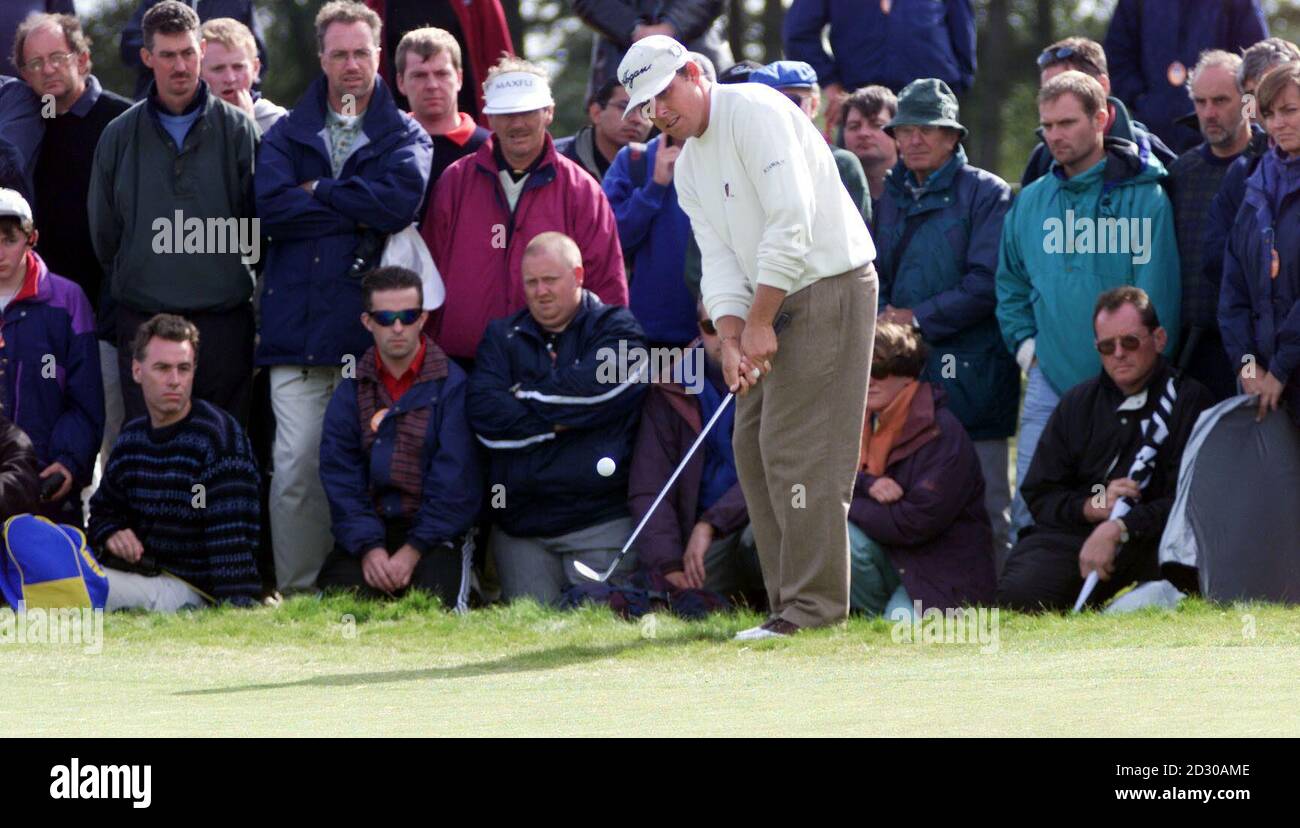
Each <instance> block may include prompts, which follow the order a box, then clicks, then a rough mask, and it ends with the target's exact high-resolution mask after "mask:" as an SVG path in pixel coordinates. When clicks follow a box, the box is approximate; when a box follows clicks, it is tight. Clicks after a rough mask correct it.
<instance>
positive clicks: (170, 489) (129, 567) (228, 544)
mask: <svg viewBox="0 0 1300 828" xmlns="http://www.w3.org/2000/svg"><path fill="white" fill-rule="evenodd" d="M211 358H212V359H219V358H220V356H219V355H215V354H214V355H213V356H212V357H211ZM198 359H199V331H198V328H196V327H195V326H194V325H193V324H192V323H190V322H187V321H185V320H184V319H182V318H180V317H178V316H172V315H170V314H158V315H157V316H155V317H153V318H152V319H149V320H148V321H146V322H145V323H144V324H143V325H141V326H140V328H139V330H138V331H137V332H136V336H135V342H134V345H133V348H132V360H131V367H132V374H133V376H134V379H135V381H136V382H137V383H138V384H139V385H140V388H141V390H142V391H143V393H144V400H145V405H146V407H147V408H148V412H149V413H148V415H147V416H146V417H140V418H137V419H135V420H131V421H130V422H128V423H127V424H126V425H125V426H123V427H122V433H121V435H119V436H118V438H117V443H116V444H115V445H114V446H113V455H112V457H111V458H110V459H109V461H108V470H107V471H106V472H105V473H104V478H103V480H102V481H100V485H99V489H98V490H96V491H95V494H94V496H93V497H92V498H91V499H90V531H89V532H88V536H89V539H90V543H91V545H92V546H94V547H95V550H96V552H97V553H98V555H99V558H100V560H101V561H102V562H103V563H105V564H107V565H108V566H110V567H114V568H113V569H110V570H109V572H108V578H109V588H108V604H107V606H106V609H109V610H114V609H128V608H139V609H148V610H153V611H155V612H175V611H176V610H179V609H182V608H184V607H199V606H203V605H204V604H205V603H221V602H229V603H232V604H238V605H248V604H251V603H253V602H254V601H255V600H256V599H257V597H258V593H259V591H260V589H261V582H260V580H259V578H258V574H257V566H256V564H255V563H254V561H255V559H256V556H257V543H258V510H259V507H258V496H257V486H258V479H257V464H256V463H255V462H254V460H253V451H252V448H251V447H250V446H249V443H248V438H246V437H245V436H244V430H243V429H242V428H240V427H239V423H237V422H236V421H235V418H234V417H232V416H231V415H230V414H228V413H227V412H225V411H224V410H222V409H220V408H218V407H217V406H215V405H212V404H211V403H208V402H205V401H203V400H195V399H192V394H193V390H194V370H195V368H196V367H197V366H196V363H197V362H198ZM163 573H165V574H166V575H167V577H162V574H163Z"/></svg>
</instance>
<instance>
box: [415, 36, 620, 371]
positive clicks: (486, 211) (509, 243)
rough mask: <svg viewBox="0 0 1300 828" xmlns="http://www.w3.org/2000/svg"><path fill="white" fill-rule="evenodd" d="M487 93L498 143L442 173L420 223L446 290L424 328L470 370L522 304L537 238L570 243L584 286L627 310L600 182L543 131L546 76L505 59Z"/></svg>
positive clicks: (549, 105) (549, 113) (550, 104)
mask: <svg viewBox="0 0 1300 828" xmlns="http://www.w3.org/2000/svg"><path fill="white" fill-rule="evenodd" d="M486 87H487V89H486V91H487V106H486V107H485V109H484V111H485V112H486V113H487V118H488V126H489V127H491V129H492V137H491V138H490V139H488V141H487V143H485V144H484V145H483V146H481V147H479V149H478V151H477V152H475V153H474V154H473V155H468V156H466V157H464V158H462V159H460V160H459V161H457V162H455V163H454V164H452V165H451V166H450V167H448V168H447V169H446V171H444V172H443V174H442V177H441V178H439V179H438V184H437V186H435V187H434V191H433V209H432V210H431V211H430V212H427V213H426V214H425V218H424V222H423V223H422V224H421V227H420V233H421V235H422V236H423V237H424V240H425V242H427V243H428V245H429V250H430V252H431V253H432V254H433V260H434V262H435V263H436V264H437V265H438V272H439V273H441V274H442V279H443V282H444V283H445V285H446V288H447V299H446V303H445V304H444V305H443V306H442V308H441V309H440V310H439V311H438V312H437V313H436V314H434V315H433V316H432V317H430V320H429V324H428V326H427V329H426V330H427V331H428V333H429V334H430V336H432V337H433V339H434V341H435V342H437V343H438V344H439V345H440V346H441V347H442V349H443V350H444V351H446V352H447V354H448V355H449V356H451V357H452V358H454V359H456V360H459V361H460V362H461V364H462V365H464V366H465V367H469V363H470V362H471V361H472V360H473V359H474V355H475V353H476V352H477V350H478V344H479V341H480V340H481V339H482V338H483V333H484V331H486V330H487V326H488V323H489V322H491V321H492V320H493V319H499V318H502V317H505V316H509V315H510V314H512V313H516V312H518V311H520V310H522V309H523V308H524V306H525V304H526V303H525V297H524V280H523V257H524V249H525V248H526V247H527V246H528V243H529V242H531V241H532V240H533V239H534V238H535V237H537V236H538V235H539V234H541V233H545V232H550V231H554V232H559V233H562V234H564V235H566V236H568V237H569V238H571V239H573V240H574V242H576V243H577V245H578V249H579V250H580V251H581V252H582V268H583V273H584V274H585V276H584V282H583V286H584V287H585V288H586V289H587V290H589V291H591V292H592V293H594V294H596V295H597V296H599V297H600V300H601V301H602V302H604V303H605V304H607V305H624V306H626V305H627V278H626V277H625V275H624V272H623V248H622V247H621V246H620V245H619V240H618V225H617V224H616V223H615V220H614V211H613V209H611V208H610V206H609V201H608V200H607V199H606V198H605V192H604V191H603V190H602V189H601V188H600V184H599V183H597V182H596V180H595V179H593V178H592V177H591V176H590V175H588V174H587V171H586V170H584V169H583V168H582V167H580V166H579V165H577V164H575V163H574V162H572V161H570V160H569V159H567V158H565V157H563V156H561V155H560V154H559V153H557V152H556V151H555V144H554V142H553V141H552V140H551V136H550V133H549V132H547V127H549V126H550V124H551V120H552V118H553V117H554V114H555V101H554V100H553V99H552V98H551V87H550V83H549V81H548V80H547V74H546V70H545V69H543V68H541V67H540V66H537V65H536V64H532V63H529V62H528V61H525V60H520V59H519V58H511V57H506V58H502V59H501V61H500V62H498V63H497V65H496V66H493V67H492V70H491V71H490V72H489V74H488V79H487V84H486Z"/></svg>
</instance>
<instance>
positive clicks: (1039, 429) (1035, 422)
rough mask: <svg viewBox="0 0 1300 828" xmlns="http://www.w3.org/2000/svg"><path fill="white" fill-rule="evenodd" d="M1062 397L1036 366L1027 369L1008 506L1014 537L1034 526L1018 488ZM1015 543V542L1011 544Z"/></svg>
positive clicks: (1027, 471)
mask: <svg viewBox="0 0 1300 828" xmlns="http://www.w3.org/2000/svg"><path fill="white" fill-rule="evenodd" d="M1060 401H1061V397H1060V396H1059V395H1058V394H1057V393H1056V391H1054V390H1053V389H1052V386H1051V385H1049V384H1048V382H1047V378H1046V377H1044V376H1043V372H1042V370H1041V369H1039V367H1038V363H1036V362H1035V363H1034V365H1033V366H1032V367H1031V368H1030V369H1029V383H1028V385H1026V386H1025V404H1024V406H1023V407H1022V408H1021V409H1020V430H1019V433H1018V434H1017V436H1016V499H1015V501H1014V502H1013V503H1012V504H1011V532H1012V534H1013V535H1014V536H1018V535H1019V534H1020V530H1022V529H1024V528H1025V527H1026V526H1029V525H1030V524H1032V523H1033V522H1034V518H1033V516H1032V515H1030V514H1029V506H1028V505H1026V504H1025V499H1024V498H1023V497H1021V496H1020V484H1021V483H1022V482H1024V479H1025V477H1027V476H1028V475H1029V464H1030V462H1031V461H1032V460H1033V459H1034V452H1035V451H1036V450H1037V449H1038V440H1039V438H1040V437H1042V436H1043V429H1044V428H1046V427H1047V418H1048V417H1051V416H1052V412H1053V411H1055V410H1056V404H1057V403H1059V402H1060ZM1013 543H1014V541H1013Z"/></svg>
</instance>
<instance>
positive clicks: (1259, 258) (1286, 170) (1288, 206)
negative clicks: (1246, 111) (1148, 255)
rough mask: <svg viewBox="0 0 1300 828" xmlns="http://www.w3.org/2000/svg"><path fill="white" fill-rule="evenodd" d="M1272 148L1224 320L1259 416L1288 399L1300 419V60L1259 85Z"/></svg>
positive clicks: (1235, 257)
mask: <svg viewBox="0 0 1300 828" xmlns="http://www.w3.org/2000/svg"><path fill="white" fill-rule="evenodd" d="M1256 100H1257V101H1258V105H1259V113H1260V115H1261V116H1262V117H1263V119H1264V128H1265V129H1266V130H1268V135H1269V137H1270V138H1271V139H1272V140H1273V148H1272V149H1270V150H1268V151H1267V152H1266V153H1264V156H1263V157H1262V158H1261V159H1260V161H1259V165H1258V166H1257V167H1256V168H1255V172H1254V173H1252V174H1251V176H1250V178H1249V179H1247V181H1246V198H1245V201H1244V202H1243V203H1242V205H1241V211H1240V212H1239V213H1237V221H1236V223H1235V224H1234V225H1233V228H1232V235H1231V236H1229V237H1228V247H1227V251H1226V252H1225V253H1224V259H1223V291H1222V293H1221V294H1220V296H1219V327H1220V330H1221V332H1222V334H1223V344H1224V346H1225V347H1226V348H1227V351H1228V364H1229V365H1231V366H1233V368H1234V369H1235V370H1236V371H1237V372H1238V375H1239V377H1240V378H1241V387H1242V391H1243V392H1244V393H1246V394H1257V395H1259V419H1261V420H1262V419H1263V418H1264V416H1265V415H1266V414H1267V413H1268V412H1269V411H1275V410H1277V407H1278V405H1279V404H1280V403H1281V402H1283V401H1285V402H1286V404H1287V407H1288V408H1289V409H1290V410H1289V412H1288V413H1289V414H1290V416H1291V419H1292V421H1293V422H1295V423H1297V424H1300V373H1298V372H1297V370H1296V369H1297V367H1300V314H1297V313H1296V302H1297V299H1298V298H1300V237H1298V236H1297V234H1296V233H1295V232H1293V229H1292V228H1294V227H1295V226H1296V221H1297V219H1300V199H1297V197H1296V196H1297V194H1300V177H1298V176H1297V174H1296V170H1297V168H1300V160H1298V159H1300V63H1288V64H1285V65H1283V66H1279V67H1277V68H1275V69H1273V70H1272V71H1271V72H1269V73H1268V74H1266V75H1265V76H1264V79H1263V80H1261V81H1260V82H1259V87H1258V89H1257V91H1256Z"/></svg>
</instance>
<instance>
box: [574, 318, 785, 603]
mask: <svg viewBox="0 0 1300 828" xmlns="http://www.w3.org/2000/svg"><path fill="white" fill-rule="evenodd" d="M789 321H790V315H789V314H788V313H780V314H777V317H776V320H775V321H774V322H773V323H772V330H773V331H774V332H775V333H776V334H777V335H780V333H781V329H782V328H784V327H785V325H786V323H787V322H789ZM735 398H736V392H734V391H729V392H727V396H726V397H724V398H723V399H722V404H721V405H719V406H718V410H717V411H715V412H713V416H712V417H710V418H709V421H708V423H706V424H705V426H704V428H702V429H700V435H699V436H698V437H696V438H695V442H694V443H692V444H691V447H690V449H689V450H688V451H687V452H686V456H685V457H683V458H682V462H680V463H678V464H677V468H676V469H674V470H673V474H672V477H669V478H668V482H667V483H665V484H664V487H663V489H661V490H660V492H659V496H658V497H656V498H655V499H654V502H653V503H651V504H650V508H649V509H647V510H646V513H645V515H643V516H642V518H641V522H640V523H638V524H637V525H636V528H635V529H633V530H632V537H630V538H628V539H627V543H625V544H623V548H622V550H620V551H619V553H618V555H617V556H616V557H615V558H614V560H613V562H611V563H610V565H609V566H608V567H606V569H605V571H604V572H603V573H602V572H597V571H596V570H594V569H592V568H591V567H589V566H587V565H586V564H585V563H583V562H582V561H574V562H573V568H574V569H576V570H577V571H578V574H579V575H581V576H582V577H584V578H586V579H588V580H591V581H597V582H599V583H604V582H605V581H607V580H609V576H611V575H613V574H614V570H616V569H618V565H619V564H621V563H622V562H623V558H625V557H626V556H627V551H628V550H629V549H631V548H632V544H633V543H635V542H636V539H637V536H638V535H640V534H641V530H642V529H644V528H645V525H646V522H647V521H649V520H650V516H651V515H653V514H654V513H655V509H657V508H659V504H660V503H661V502H662V501H663V499H664V496H665V495H667V494H668V490H669V489H671V488H672V487H673V484H674V483H676V482H677V477H678V475H680V474H681V473H682V469H684V468H686V464H687V463H689V462H691V457H693V456H694V455H695V450H696V449H698V448H699V447H700V444H701V443H703V442H704V438H705V437H707V436H709V431H710V430H711V429H712V428H713V424H714V423H716V422H717V421H718V418H719V417H721V416H722V412H724V411H726V410H727V406H728V405H730V403H731V401H732V400H734V399H735Z"/></svg>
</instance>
